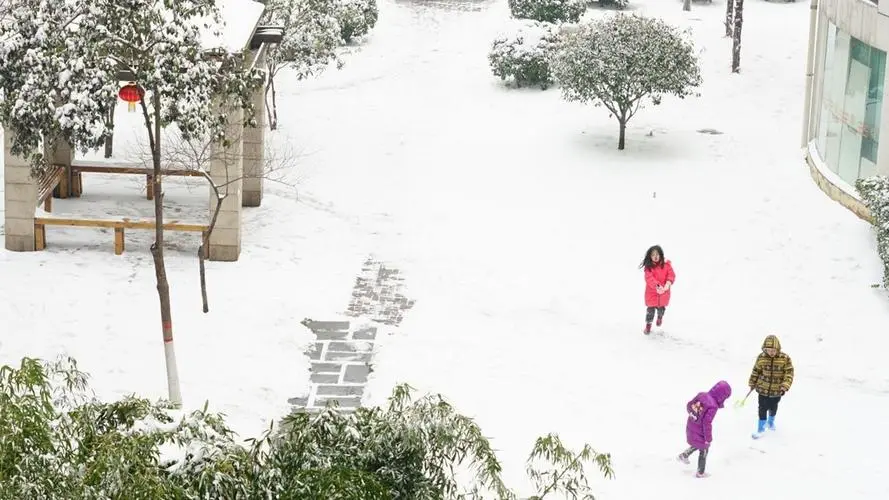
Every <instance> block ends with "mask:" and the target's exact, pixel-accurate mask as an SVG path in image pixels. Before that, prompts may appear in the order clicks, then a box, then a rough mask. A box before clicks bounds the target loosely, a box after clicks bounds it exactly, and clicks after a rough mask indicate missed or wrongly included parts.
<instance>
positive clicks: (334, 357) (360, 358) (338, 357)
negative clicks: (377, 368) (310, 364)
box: [324, 351, 372, 363]
mask: <svg viewBox="0 0 889 500" xmlns="http://www.w3.org/2000/svg"><path fill="white" fill-rule="evenodd" d="M371 355H372V353H371V352H336V351H327V352H325V353H324V361H349V362H352V363H354V362H362V363H369V362H370V358H371Z"/></svg>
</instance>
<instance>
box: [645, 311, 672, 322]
mask: <svg viewBox="0 0 889 500" xmlns="http://www.w3.org/2000/svg"><path fill="white" fill-rule="evenodd" d="M666 310H667V308H666V307H649V308H648V309H646V311H645V322H646V323H651V322H652V320H654V312H655V311H657V317H658V318H663V317H664V311H666Z"/></svg>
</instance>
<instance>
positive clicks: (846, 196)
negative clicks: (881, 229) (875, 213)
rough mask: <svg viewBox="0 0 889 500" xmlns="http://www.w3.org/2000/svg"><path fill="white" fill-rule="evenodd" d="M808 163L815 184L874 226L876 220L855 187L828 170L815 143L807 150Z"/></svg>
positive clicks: (810, 144) (811, 143)
mask: <svg viewBox="0 0 889 500" xmlns="http://www.w3.org/2000/svg"><path fill="white" fill-rule="evenodd" d="M806 163H808V164H809V174H811V175H812V179H814V180H815V184H817V185H818V187H819V188H821V190H822V191H824V193H825V194H827V196H829V197H830V198H831V199H832V200H834V201H836V202H838V203H839V204H840V205H842V206H844V207H846V208H848V209H849V210H851V211H852V213H854V214H855V215H857V216H858V217H860V218H861V219H864V220H866V221H867V222H870V223H871V224H873V222H874V219H873V217H872V216H871V213H870V210H868V209H867V207H866V206H865V205H864V202H863V201H861V198H860V197H859V196H858V193H857V192H855V187H853V186H850V185H849V184H848V183H846V182H845V181H843V180H842V179H840V178H839V176H837V175H836V174H835V173H833V172H831V171H830V170H829V169H828V168H827V165H825V164H824V161H823V160H821V155H820V154H819V153H818V150H817V149H816V148H815V143H814V142H810V143H809V147H808V148H806Z"/></svg>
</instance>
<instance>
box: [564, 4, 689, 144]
mask: <svg viewBox="0 0 889 500" xmlns="http://www.w3.org/2000/svg"><path fill="white" fill-rule="evenodd" d="M552 70H553V76H554V77H555V79H556V80H557V81H558V82H559V86H560V88H561V89H562V95H563V97H564V98H565V100H567V101H576V102H581V103H591V104H593V105H594V106H604V107H605V108H606V109H607V110H608V111H610V112H611V115H612V116H614V117H615V118H616V119H617V121H618V124H619V126H620V128H619V136H618V142H617V148H618V149H624V144H625V134H626V127H627V122H628V121H629V120H630V119H631V118H632V117H633V116H634V115H635V114H636V112H637V111H639V109H640V107H641V106H642V105H643V103H644V102H646V101H649V102H651V103H652V104H655V105H657V104H660V102H661V99H662V97H663V96H664V95H674V96H676V97H679V98H680V99H682V98H685V97H687V96H689V95H692V94H693V93H694V89H695V88H696V87H698V86H700V85H701V70H700V66H699V63H698V57H697V54H696V51H695V48H694V45H693V44H692V42H691V40H690V39H689V38H688V36H687V32H683V31H680V30H678V29H677V28H675V27H674V26H671V25H669V24H667V23H665V22H664V21H662V20H660V19H656V18H649V17H643V16H637V15H635V14H632V15H627V14H622V13H619V14H615V15H611V16H608V17H605V18H602V19H597V20H594V21H592V22H589V23H586V24H582V25H580V27H579V28H578V29H577V30H572V31H570V32H567V31H566V33H565V34H564V35H563V36H562V37H560V39H559V46H558V47H557V48H556V53H555V56H554V57H553V60H552Z"/></svg>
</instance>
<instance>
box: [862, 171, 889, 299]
mask: <svg viewBox="0 0 889 500" xmlns="http://www.w3.org/2000/svg"><path fill="white" fill-rule="evenodd" d="M855 188H856V189H857V190H858V193H859V195H861V199H862V201H864V205H865V206H866V207H867V209H868V210H869V211H870V213H871V216H872V217H873V223H874V231H875V232H876V233H877V252H878V253H879V255H880V259H881V260H882V261H883V287H884V288H886V289H887V290H889V177H885V176H874V177H868V178H866V179H858V180H857V181H855Z"/></svg>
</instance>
